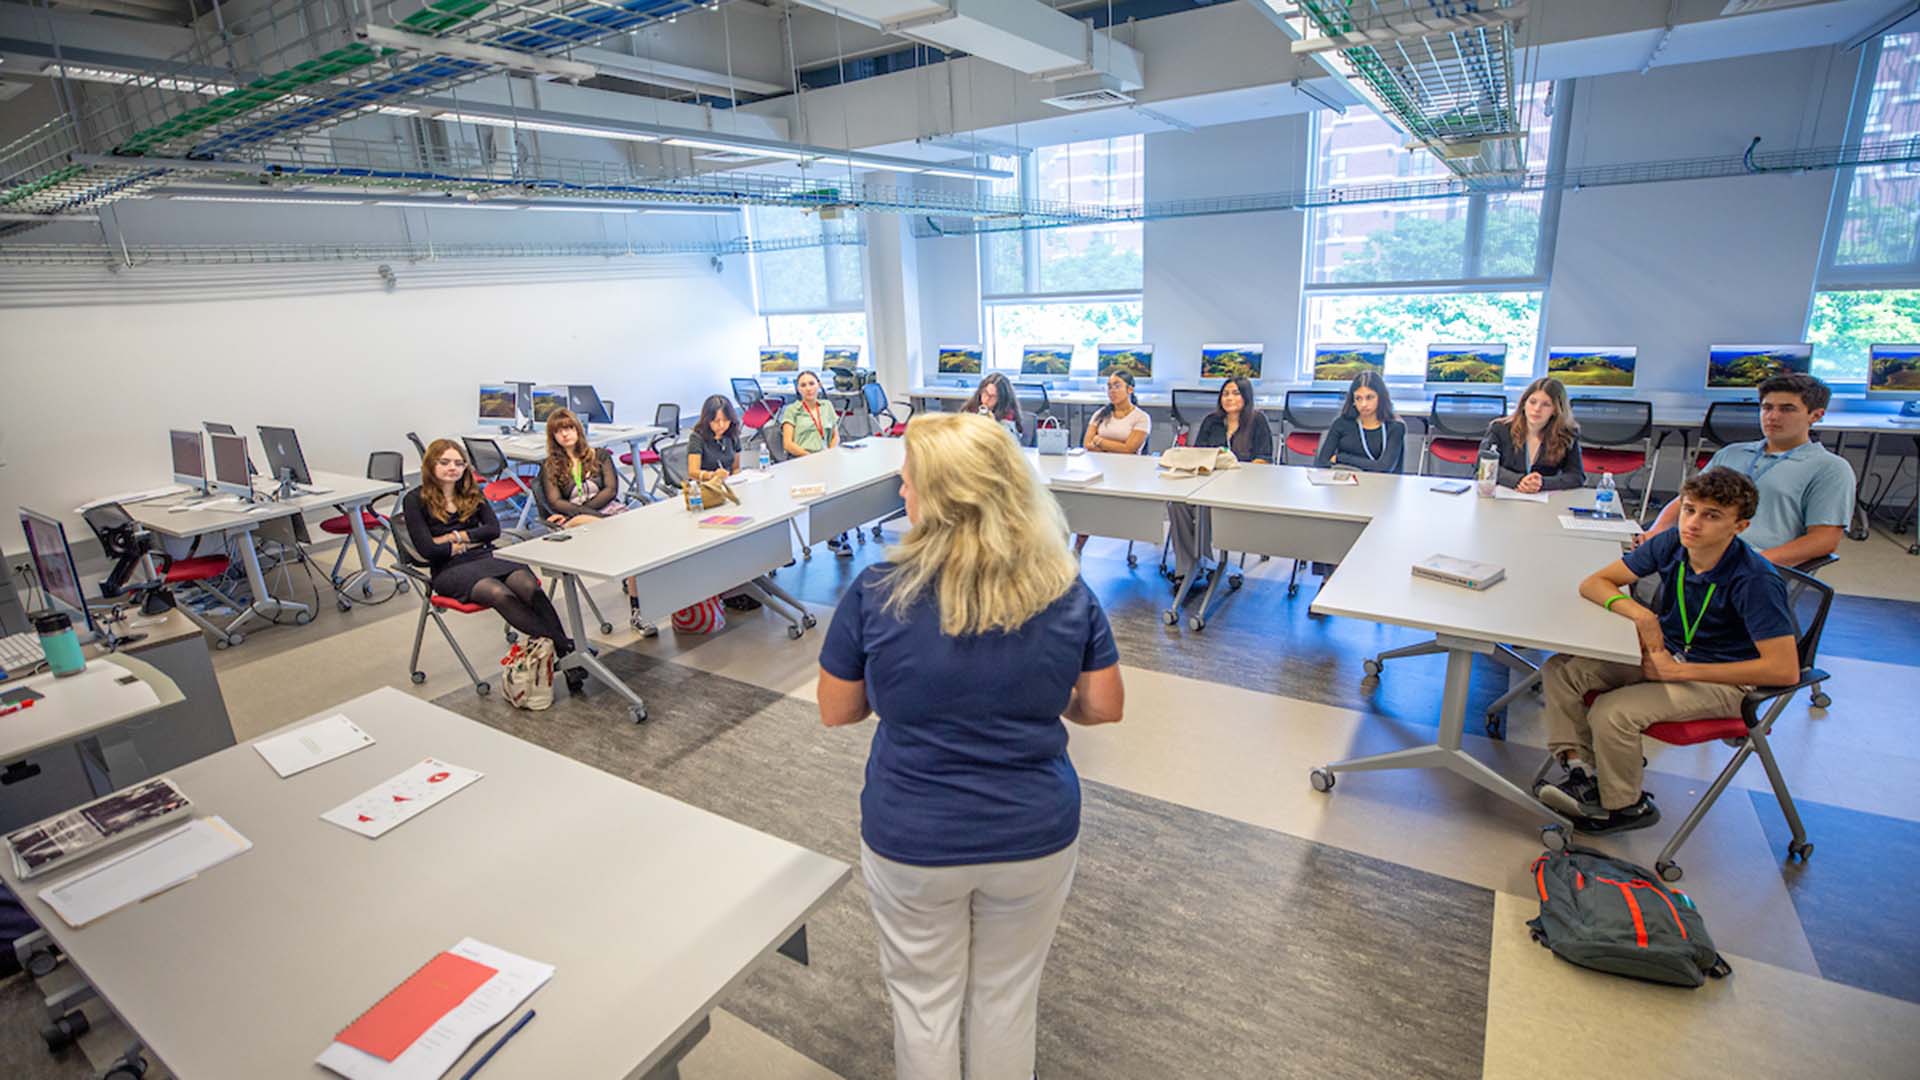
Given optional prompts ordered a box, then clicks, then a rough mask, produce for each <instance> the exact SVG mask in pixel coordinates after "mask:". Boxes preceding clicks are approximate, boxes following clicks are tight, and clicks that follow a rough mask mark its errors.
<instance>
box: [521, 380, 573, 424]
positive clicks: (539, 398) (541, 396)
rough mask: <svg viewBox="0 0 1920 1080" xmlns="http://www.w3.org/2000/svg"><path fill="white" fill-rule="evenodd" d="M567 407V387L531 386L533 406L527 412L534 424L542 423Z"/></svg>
mask: <svg viewBox="0 0 1920 1080" xmlns="http://www.w3.org/2000/svg"><path fill="white" fill-rule="evenodd" d="M566 407H567V388H566V387H564V386H536V387H534V388H533V407H532V409H531V410H530V411H529V412H528V413H527V415H528V416H531V417H532V418H533V422H534V424H535V425H539V424H544V423H546V422H547V418H548V417H550V416H552V415H553V414H554V413H557V412H559V411H560V410H561V409H564V408H566Z"/></svg>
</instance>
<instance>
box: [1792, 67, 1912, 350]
mask: <svg viewBox="0 0 1920 1080" xmlns="http://www.w3.org/2000/svg"><path fill="white" fill-rule="evenodd" d="M1885 45H1886V36H1885V35H1881V36H1880V37H1876V38H1874V39H1873V40H1872V41H1870V42H1867V43H1865V44H1864V45H1862V46H1861V48H1860V70H1859V71H1857V72H1855V74H1854V80H1853V100H1852V102H1851V104H1849V106H1848V108H1847V128H1846V136H1845V141H1846V142H1847V143H1848V144H1849V145H1853V144H1857V143H1859V142H1860V141H1861V140H1862V138H1863V137H1864V136H1863V133H1864V132H1865V130H1866V123H1867V115H1868V113H1870V112H1872V111H1873V97H1874V93H1875V92H1876V91H1877V90H1878V89H1879V86H1878V83H1877V81H1876V76H1878V74H1879V72H1880V56H1881V52H1882V50H1883V48H1884V47H1885ZM1868 167H1869V168H1872V167H1874V166H1868ZM1879 167H1881V168H1885V167H1886V166H1879ZM1859 168H1860V166H1854V165H1850V166H1847V167H1845V168H1841V169H1835V170H1834V180H1833V192H1832V194H1831V195H1830V196H1829V200H1828V203H1827V227H1826V235H1825V236H1823V237H1822V238H1821V242H1820V262H1819V266H1818V268H1817V269H1816V270H1815V272H1814V283H1813V289H1812V290H1811V291H1810V292H1809V293H1808V296H1807V325H1808V327H1811V326H1812V324H1813V295H1814V294H1815V293H1823V292H1853V291H1858V290H1882V289H1900V290H1904V289H1920V238H1917V239H1916V241H1915V243H1914V245H1913V247H1912V249H1911V251H1910V252H1909V255H1910V257H1909V258H1908V260H1907V261H1906V262H1895V263H1872V264H1867V265H1851V266H1842V265H1840V264H1839V263H1837V262H1835V258H1836V256H1838V255H1839V253H1840V237H1841V234H1842V233H1844V232H1845V231H1846V221H1847V206H1848V204H1849V203H1850V202H1852V200H1853V181H1854V176H1855V174H1856V173H1857V172H1858V170H1859Z"/></svg>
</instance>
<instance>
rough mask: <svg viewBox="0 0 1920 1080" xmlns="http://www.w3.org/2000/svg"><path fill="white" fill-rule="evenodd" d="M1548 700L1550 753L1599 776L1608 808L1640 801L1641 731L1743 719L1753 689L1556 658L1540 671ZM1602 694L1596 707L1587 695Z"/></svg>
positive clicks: (1642, 768)
mask: <svg viewBox="0 0 1920 1080" xmlns="http://www.w3.org/2000/svg"><path fill="white" fill-rule="evenodd" d="M1540 679H1541V683H1542V685H1543V686H1544V687H1545V690H1546V697H1547V747H1548V749H1550V750H1552V751H1553V752H1554V753H1555V754H1562V753H1568V752H1571V753H1573V754H1575V755H1577V756H1578V757H1580V758H1581V759H1582V760H1584V761H1587V762H1590V763H1592V765H1593V767H1594V770H1595V771H1596V772H1597V773H1598V774H1599V775H1598V777H1597V779H1598V780H1599V781H1600V805H1601V806H1603V807H1605V808H1606V809H1608V810H1619V809H1621V808H1622V807H1627V806H1632V805H1633V804H1634V803H1636V802H1638V801H1639V800H1640V778H1641V774H1642V773H1643V772H1645V769H1646V766H1645V765H1644V764H1642V757H1641V739H1640V733H1641V732H1643V731H1645V730H1647V729H1648V728H1649V727H1652V726H1653V725H1655V724H1659V723H1664V722H1666V721H1669V720H1700V719H1705V718H1708V717H1720V716H1739V715H1740V699H1741V698H1743V697H1745V696H1746V692H1747V691H1746V688H1745V687H1741V686H1728V685H1725V684H1723V683H1706V682H1683V683H1671V682H1649V681H1648V680H1647V677H1646V674H1645V673H1644V672H1642V671H1641V670H1640V665H1638V664H1615V663H1612V662H1611V661H1607V660H1587V659H1583V658H1581V657H1577V656H1554V657H1551V658H1549V659H1548V660H1547V662H1546V665H1545V666H1543V667H1542V668H1541V669H1540ZM1595 690H1597V691H1600V696H1599V697H1596V698H1594V699H1593V705H1592V706H1591V707H1589V706H1588V705H1587V704H1586V695H1587V694H1588V693H1590V692H1592V691H1595Z"/></svg>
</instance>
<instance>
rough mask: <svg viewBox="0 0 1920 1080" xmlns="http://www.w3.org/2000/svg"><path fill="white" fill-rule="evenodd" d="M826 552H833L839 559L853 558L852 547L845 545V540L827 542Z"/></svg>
mask: <svg viewBox="0 0 1920 1080" xmlns="http://www.w3.org/2000/svg"><path fill="white" fill-rule="evenodd" d="M827 550H829V551H831V552H833V554H834V556H835V557H836V558H841V559H851V558H853V545H851V544H849V543H847V542H846V541H845V540H832V541H829V542H828V543H827Z"/></svg>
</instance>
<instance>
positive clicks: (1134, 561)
mask: <svg viewBox="0 0 1920 1080" xmlns="http://www.w3.org/2000/svg"><path fill="white" fill-rule="evenodd" d="M1139 565H1140V556H1138V555H1129V556H1127V569H1129V570H1132V569H1134V568H1136V567H1138V566H1139Z"/></svg>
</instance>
